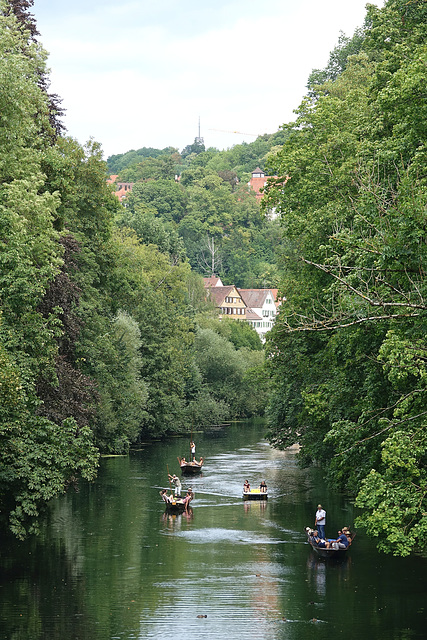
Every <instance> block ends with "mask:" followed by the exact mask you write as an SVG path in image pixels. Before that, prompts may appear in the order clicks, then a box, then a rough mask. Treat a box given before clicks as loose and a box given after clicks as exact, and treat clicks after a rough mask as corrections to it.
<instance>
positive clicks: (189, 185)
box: [107, 131, 287, 288]
mask: <svg viewBox="0 0 427 640" xmlns="http://www.w3.org/2000/svg"><path fill="white" fill-rule="evenodd" d="M286 138H287V133H286V132H284V131H280V132H277V133H275V134H272V135H263V136H259V137H258V138H257V139H256V140H255V141H254V142H252V143H250V144H241V145H236V146H234V147H233V148H232V149H229V150H227V151H218V150H217V149H213V148H209V149H207V150H205V148H204V145H203V144H201V142H200V139H197V138H196V140H195V143H194V144H193V145H187V147H186V148H185V149H183V150H182V151H181V153H179V152H178V150H177V149H170V148H168V149H163V150H162V151H161V150H153V149H151V150H150V149H145V148H143V149H139V150H138V151H129V152H127V153H125V154H123V155H122V156H112V157H110V158H108V161H107V164H108V167H109V170H110V172H111V173H114V170H119V169H120V171H119V177H118V180H120V181H123V182H133V183H134V185H133V189H132V193H131V194H129V195H128V196H127V198H126V214H125V216H124V218H125V219H126V220H129V217H132V218H133V219H134V221H133V222H132V223H131V226H132V228H134V229H136V226H135V225H138V226H139V228H140V229H141V228H142V225H143V226H144V228H145V231H144V234H145V235H144V236H143V237H144V239H145V240H144V241H147V240H149V241H151V240H150V238H151V237H152V236H151V232H152V231H153V230H154V229H156V230H159V232H160V229H162V230H163V229H165V228H166V229H167V232H168V235H169V237H174V242H173V244H174V245H175V246H176V239H177V238H179V239H180V240H181V246H182V249H183V250H184V251H185V254H186V256H187V257H188V261H189V263H190V265H191V267H192V269H193V270H195V271H196V272H197V273H200V274H201V275H211V273H213V272H215V273H217V274H218V275H219V276H220V277H221V278H222V279H223V281H224V282H228V283H233V284H235V285H236V286H238V287H244V288H260V287H266V286H267V287H268V286H276V284H277V282H278V278H279V274H278V270H277V261H278V256H279V255H280V251H281V232H280V227H279V224H278V222H277V221H276V220H272V219H270V217H269V216H263V215H261V213H260V206H259V202H258V201H257V199H256V197H255V194H254V192H253V191H251V189H249V187H248V182H249V180H250V178H251V172H252V171H253V170H254V169H256V168H257V167H258V166H260V167H261V168H264V166H265V164H266V162H267V159H268V156H269V154H271V153H272V152H274V150H275V149H278V148H279V145H280V144H281V143H283V141H284V140H286ZM160 233H162V232H160Z"/></svg>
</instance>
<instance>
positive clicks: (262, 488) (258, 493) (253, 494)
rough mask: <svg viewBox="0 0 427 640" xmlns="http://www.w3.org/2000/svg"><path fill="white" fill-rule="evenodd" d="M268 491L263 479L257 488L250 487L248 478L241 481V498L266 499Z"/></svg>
mask: <svg viewBox="0 0 427 640" xmlns="http://www.w3.org/2000/svg"><path fill="white" fill-rule="evenodd" d="M267 499H268V491H267V485H266V483H265V480H262V481H261V482H260V485H259V487H258V488H257V489H252V488H251V485H250V484H249V481H248V480H245V482H244V483H243V500H267Z"/></svg>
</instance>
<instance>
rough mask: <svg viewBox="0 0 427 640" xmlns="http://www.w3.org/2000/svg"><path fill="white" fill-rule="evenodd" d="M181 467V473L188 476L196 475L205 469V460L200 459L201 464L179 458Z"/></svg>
mask: <svg viewBox="0 0 427 640" xmlns="http://www.w3.org/2000/svg"><path fill="white" fill-rule="evenodd" d="M178 462H179V467H180V469H181V473H187V474H196V473H200V472H201V470H202V467H203V458H200V462H197V460H196V459H194V460H186V459H185V458H180V457H179V456H178Z"/></svg>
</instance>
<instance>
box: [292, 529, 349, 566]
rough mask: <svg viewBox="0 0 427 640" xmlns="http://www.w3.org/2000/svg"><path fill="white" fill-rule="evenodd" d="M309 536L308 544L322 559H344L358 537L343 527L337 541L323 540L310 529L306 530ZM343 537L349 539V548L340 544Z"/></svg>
mask: <svg viewBox="0 0 427 640" xmlns="http://www.w3.org/2000/svg"><path fill="white" fill-rule="evenodd" d="M305 533H306V535H307V542H308V544H309V545H310V547H311V548H312V549H313V551H314V552H315V553H317V555H318V556H321V557H322V558H335V559H337V558H344V557H345V555H346V553H347V551H348V550H349V548H350V547H351V544H352V542H353V540H354V538H355V536H356V534H355V533H354V532H351V531H350V530H349V529H348V527H343V528H342V530H340V531H339V532H338V533H339V534H340V535H339V536H338V537H337V538H336V539H327V540H322V539H320V538H319V537H318V535H317V531H316V530H315V529H311V528H310V527H306V528H305ZM341 536H345V538H346V539H347V546H345V545H344V544H343V543H342V542H340V538H341Z"/></svg>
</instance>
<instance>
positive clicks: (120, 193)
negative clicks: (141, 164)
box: [107, 175, 134, 202]
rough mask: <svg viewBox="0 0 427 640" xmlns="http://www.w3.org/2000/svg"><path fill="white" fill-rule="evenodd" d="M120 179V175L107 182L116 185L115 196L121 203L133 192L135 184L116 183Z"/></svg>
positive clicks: (110, 178)
mask: <svg viewBox="0 0 427 640" xmlns="http://www.w3.org/2000/svg"><path fill="white" fill-rule="evenodd" d="M118 177H119V176H118V175H115V176H110V177H109V178H108V180H107V184H114V186H115V187H116V190H115V192H114V195H115V196H117V198H118V199H119V200H120V202H121V201H122V200H123V198H125V197H126V195H127V194H128V193H130V192H131V191H132V187H133V185H134V183H133V182H116V180H117V178H118Z"/></svg>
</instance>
